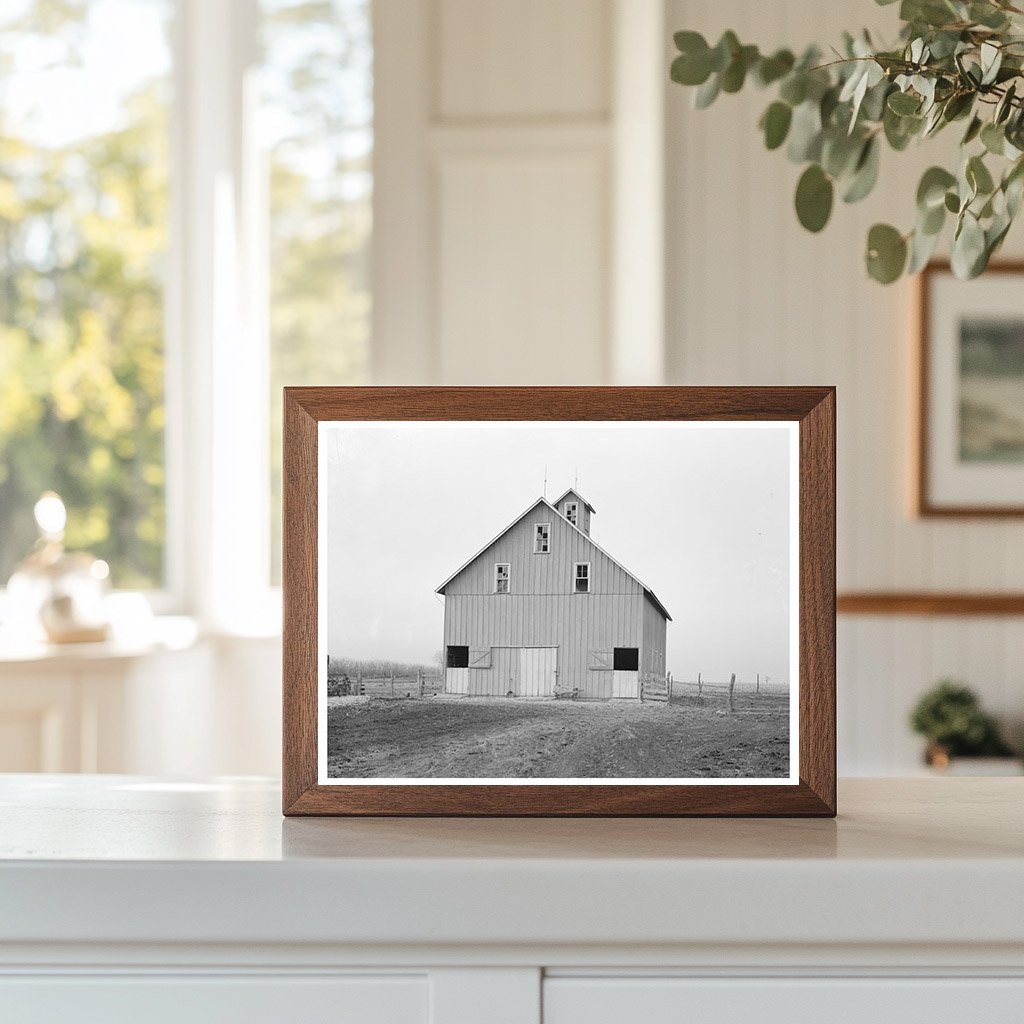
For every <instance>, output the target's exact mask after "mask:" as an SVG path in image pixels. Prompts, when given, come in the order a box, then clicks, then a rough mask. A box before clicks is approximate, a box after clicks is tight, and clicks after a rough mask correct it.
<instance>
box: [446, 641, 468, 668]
mask: <svg viewBox="0 0 1024 1024" xmlns="http://www.w3.org/2000/svg"><path fill="white" fill-rule="evenodd" d="M445 664H446V665H447V666H448V668H469V647H465V646H462V645H461V644H449V645H448V657H447V658H446V659H445Z"/></svg>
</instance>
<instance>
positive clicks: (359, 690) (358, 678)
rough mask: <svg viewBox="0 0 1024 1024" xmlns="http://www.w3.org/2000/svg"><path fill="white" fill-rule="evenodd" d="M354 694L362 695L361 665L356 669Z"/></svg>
mask: <svg viewBox="0 0 1024 1024" xmlns="http://www.w3.org/2000/svg"><path fill="white" fill-rule="evenodd" d="M356 694H357V696H359V697H362V695H363V669H362V666H360V667H359V668H357V669H356Z"/></svg>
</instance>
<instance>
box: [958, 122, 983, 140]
mask: <svg viewBox="0 0 1024 1024" xmlns="http://www.w3.org/2000/svg"><path fill="white" fill-rule="evenodd" d="M981 128H982V121H981V118H980V117H972V118H971V123H970V124H969V125H968V126H967V131H965V132H964V137H963V138H962V139H961V140H960V145H961V146H967V145H969V144H970V143H972V142H973V141H974V140H975V139H976V138H977V137H978V135H979V133H980V132H981Z"/></svg>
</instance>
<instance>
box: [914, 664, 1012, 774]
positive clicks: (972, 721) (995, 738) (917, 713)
mask: <svg viewBox="0 0 1024 1024" xmlns="http://www.w3.org/2000/svg"><path fill="white" fill-rule="evenodd" d="M910 725H911V728H912V729H913V730H914V732H916V733H918V734H919V735H921V736H925V737H927V738H928V739H929V740H931V741H932V742H933V743H935V744H936V745H937V746H939V747H942V749H943V750H945V751H946V752H947V753H948V754H949V755H950V756H952V757H1005V756H1007V755H1009V754H1012V753H1013V751H1012V750H1011V749H1010V747H1009V744H1007V742H1006V740H1004V739H1003V737H1002V734H1001V733H1000V731H999V726H998V725H997V724H996V722H995V720H994V719H993V718H992V716H991V715H988V714H986V713H985V712H984V711H982V710H981V707H980V705H979V703H978V698H977V696H975V694H974V691H973V690H971V689H969V688H968V687H966V686H963V685H961V684H959V683H955V682H952V681H951V680H949V679H944V680H942V681H941V682H939V683H937V684H936V685H935V686H934V687H932V689H930V690H929V691H928V692H927V693H926V694H925V695H924V696H923V697H922V698H921V699H920V700H919V701H918V702H917V705H916V706H915V707H914V710H913V712H912V713H911V715H910Z"/></svg>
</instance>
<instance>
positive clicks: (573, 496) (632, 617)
mask: <svg viewBox="0 0 1024 1024" xmlns="http://www.w3.org/2000/svg"><path fill="white" fill-rule="evenodd" d="M595 514H596V512H595V509H594V507H593V505H591V504H590V503H589V502H588V501H587V500H586V498H584V497H583V496H582V495H580V494H579V493H577V491H576V490H575V489H570V490H568V491H566V492H565V494H563V495H562V496H561V497H560V498H559V499H558V500H557V501H555V502H553V503H552V502H549V501H548V500H547V499H546V498H538V499H537V500H536V501H535V502H534V503H533V504H532V505H530V506H529V507H528V508H527V509H526V510H525V511H524V512H523V513H522V514H521V515H520V516H518V517H517V518H516V519H514V520H513V521H512V522H511V523H510V524H509V525H508V526H507V527H505V529H504V530H502V531H501V533H499V534H498V536H497V537H495V538H494V539H493V540H492V541H490V543H488V544H487V545H486V546H485V547H484V548H483V549H482V550H480V551H479V552H477V554H475V555H474V556H473V557H472V558H471V559H470V560H469V561H468V562H466V563H465V565H463V566H462V567H461V568H459V569H457V570H456V571H455V572H454V573H452V575H451V576H449V577H448V579H446V580H445V581H444V583H442V584H441V586H439V587H438V588H437V593H439V594H442V595H443V596H444V654H445V692H446V693H459V694H470V695H477V696H507V695H509V694H512V695H514V696H523V697H554V696H558V695H572V696H576V697H578V698H582V699H586V698H590V699H598V700H600V699H611V698H613V697H627V698H628V697H639V696H640V676H641V674H644V675H645V677H646V676H647V675H648V674H653V675H656V676H659V677H664V675H665V637H666V631H667V624H668V622H669V620H670V619H671V618H672V617H671V616H670V615H669V613H668V611H667V609H666V608H665V606H664V605H663V604H662V603H661V601H659V600H658V598H657V596H656V595H655V593H654V591H653V590H651V588H650V587H648V586H647V585H646V584H645V583H643V582H642V581H641V580H640V579H639V578H638V577H636V576H634V575H633V573H631V572H630V571H629V570H628V569H626V568H625V567H624V566H623V565H621V564H620V563H619V562H617V561H615V559H614V558H612V556H611V555H610V554H608V552H606V551H605V550H604V549H603V548H601V547H599V546H598V545H597V544H596V543H595V542H594V540H593V539H592V538H591V536H590V524H591V519H592V517H593V516H594V515H595Z"/></svg>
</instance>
